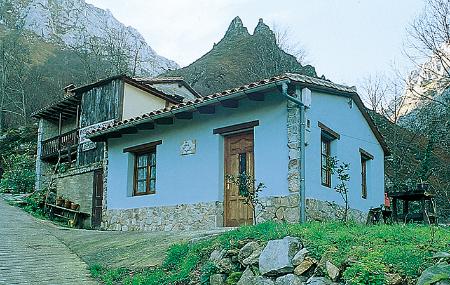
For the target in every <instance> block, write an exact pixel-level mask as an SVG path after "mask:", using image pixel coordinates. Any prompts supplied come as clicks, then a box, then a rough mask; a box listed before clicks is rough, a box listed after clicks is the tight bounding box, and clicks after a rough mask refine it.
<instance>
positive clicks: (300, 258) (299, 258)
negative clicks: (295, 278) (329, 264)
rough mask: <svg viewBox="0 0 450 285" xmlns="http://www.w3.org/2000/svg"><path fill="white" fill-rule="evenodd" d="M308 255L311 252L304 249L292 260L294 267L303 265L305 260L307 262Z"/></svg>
mask: <svg viewBox="0 0 450 285" xmlns="http://www.w3.org/2000/svg"><path fill="white" fill-rule="evenodd" d="M308 253H309V251H308V250H307V249H306V248H302V249H301V250H300V251H299V252H297V254H295V255H294V257H293V258H292V265H294V266H298V265H299V264H300V263H302V261H303V260H305V257H306V255H307V254H308Z"/></svg>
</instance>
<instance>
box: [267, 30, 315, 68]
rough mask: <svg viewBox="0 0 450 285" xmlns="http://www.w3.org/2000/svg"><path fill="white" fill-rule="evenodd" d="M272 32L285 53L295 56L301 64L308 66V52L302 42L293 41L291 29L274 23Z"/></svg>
mask: <svg viewBox="0 0 450 285" xmlns="http://www.w3.org/2000/svg"><path fill="white" fill-rule="evenodd" d="M272 30H273V33H274V34H275V39H276V43H277V45H278V47H279V48H281V49H282V50H283V51H284V52H286V53H288V54H291V55H293V56H295V58H296V59H297V61H298V62H299V63H300V64H302V65H305V64H307V58H308V52H307V50H306V48H305V47H304V46H303V45H302V44H301V43H300V42H298V41H294V40H293V39H292V38H293V36H292V32H291V30H290V29H289V28H286V27H282V26H280V25H279V24H277V23H274V24H273V25H272Z"/></svg>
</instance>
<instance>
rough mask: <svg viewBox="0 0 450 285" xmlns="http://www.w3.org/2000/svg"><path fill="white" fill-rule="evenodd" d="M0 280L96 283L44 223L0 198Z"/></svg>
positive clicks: (8, 282) (9, 282)
mask: <svg viewBox="0 0 450 285" xmlns="http://www.w3.org/2000/svg"><path fill="white" fill-rule="evenodd" d="M0 284H2V285H3V284H8V285H12V284H51V285H64V284H86V285H91V284H98V283H97V282H96V281H94V280H93V279H92V278H91V277H90V274H89V270H88V268H87V265H86V263H84V262H83V261H82V260H81V259H80V258H79V257H78V256H77V255H76V254H74V253H73V252H72V251H71V250H70V249H69V248H68V247H67V246H65V245H64V244H63V243H62V242H61V241H60V240H59V239H58V238H57V237H56V236H55V235H54V233H53V230H52V228H51V227H49V226H48V225H47V224H46V223H44V222H42V221H39V220H37V219H34V218H33V217H31V216H29V215H27V214H26V213H24V212H23V211H22V210H20V209H17V208H15V207H12V206H10V205H8V204H6V202H5V201H3V200H2V199H0Z"/></svg>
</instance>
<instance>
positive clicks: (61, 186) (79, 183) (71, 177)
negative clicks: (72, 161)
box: [55, 164, 101, 214]
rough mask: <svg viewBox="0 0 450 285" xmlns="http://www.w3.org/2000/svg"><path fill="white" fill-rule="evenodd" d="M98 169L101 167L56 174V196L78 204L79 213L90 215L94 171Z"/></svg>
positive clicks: (94, 166)
mask: <svg viewBox="0 0 450 285" xmlns="http://www.w3.org/2000/svg"><path fill="white" fill-rule="evenodd" d="M99 168H101V165H99V164H94V165H90V166H89V167H77V168H72V169H69V170H68V171H67V172H65V173H61V174H58V175H57V176H55V185H56V191H57V196H63V197H64V198H66V199H69V200H71V201H73V202H75V203H77V204H80V211H81V212H85V213H88V214H91V213H92V192H93V185H94V170H96V169H99Z"/></svg>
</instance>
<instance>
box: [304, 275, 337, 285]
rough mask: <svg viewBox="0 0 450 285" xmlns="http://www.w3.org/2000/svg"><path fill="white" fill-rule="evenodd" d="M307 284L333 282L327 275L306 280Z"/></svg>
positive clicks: (327, 284) (325, 284)
mask: <svg viewBox="0 0 450 285" xmlns="http://www.w3.org/2000/svg"><path fill="white" fill-rule="evenodd" d="M306 284H307V285H331V284H333V283H332V282H331V281H330V280H329V279H327V278H325V277H311V278H309V279H308V281H306Z"/></svg>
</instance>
